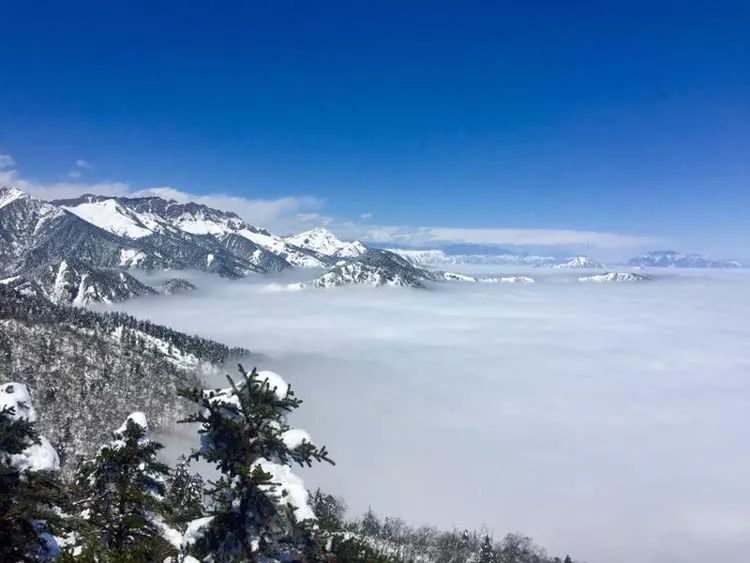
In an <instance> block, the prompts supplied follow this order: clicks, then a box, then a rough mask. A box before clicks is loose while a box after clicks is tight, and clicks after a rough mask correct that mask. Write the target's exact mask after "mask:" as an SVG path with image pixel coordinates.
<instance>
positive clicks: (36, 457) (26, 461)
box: [11, 436, 60, 471]
mask: <svg viewBox="0 0 750 563" xmlns="http://www.w3.org/2000/svg"><path fill="white" fill-rule="evenodd" d="M11 464H12V465H13V467H15V468H16V469H18V470H19V471H57V470H58V469H60V458H59V457H58V455H57V452H56V451H55V448H53V447H52V444H50V442H49V440H47V438H45V437H44V436H39V443H38V444H31V445H30V446H29V447H28V448H26V449H25V450H24V451H23V453H21V454H17V455H13V456H11Z"/></svg>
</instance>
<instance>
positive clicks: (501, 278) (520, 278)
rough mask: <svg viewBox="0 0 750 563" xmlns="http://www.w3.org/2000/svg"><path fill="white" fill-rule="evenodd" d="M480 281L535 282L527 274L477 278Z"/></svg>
mask: <svg viewBox="0 0 750 563" xmlns="http://www.w3.org/2000/svg"><path fill="white" fill-rule="evenodd" d="M477 281H478V282H480V283H536V280H535V279H534V278H530V277H528V276H499V277H486V278H479V279H478V280H477Z"/></svg>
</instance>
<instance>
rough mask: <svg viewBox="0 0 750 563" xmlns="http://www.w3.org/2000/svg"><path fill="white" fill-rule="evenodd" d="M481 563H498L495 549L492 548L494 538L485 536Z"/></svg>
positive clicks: (480, 554)
mask: <svg viewBox="0 0 750 563" xmlns="http://www.w3.org/2000/svg"><path fill="white" fill-rule="evenodd" d="M479 563H497V555H496V554H495V548H494V547H493V546H492V538H490V536H487V535H485V536H484V538H482V545H481V547H480V548H479Z"/></svg>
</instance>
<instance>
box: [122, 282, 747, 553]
mask: <svg viewBox="0 0 750 563" xmlns="http://www.w3.org/2000/svg"><path fill="white" fill-rule="evenodd" d="M465 273H467V274H472V275H476V274H481V275H485V276H486V275H493V274H494V275H509V274H510V271H505V270H498V268H497V267H494V269H492V270H489V269H482V270H480V271H475V270H471V269H467V270H466V272H465ZM513 273H516V274H518V273H523V272H519V271H518V269H514V270H513ZM648 273H649V275H653V277H654V283H614V284H609V283H606V284H605V283H602V284H589V283H577V278H578V277H580V275H581V274H579V273H577V272H564V271H556V270H553V269H545V270H544V271H540V270H539V269H537V270H534V271H533V273H532V274H531V275H533V276H534V277H535V278H537V281H538V282H539V283H536V284H466V283H459V282H455V283H450V284H446V285H444V286H441V288H440V290H439V291H420V290H416V289H404V288H388V287H385V288H367V287H345V288H337V289H334V290H327V291H326V290H317V289H306V290H304V291H294V292H292V291H269V285H270V282H269V279H268V278H266V277H261V276H250V277H249V278H245V279H242V280H221V279H219V278H217V277H215V276H209V275H207V274H196V276H197V279H196V278H191V281H194V283H195V284H196V285H197V286H198V290H196V291H194V292H191V293H189V294H185V295H179V296H171V297H169V298H164V297H144V298H137V299H134V300H131V301H128V302H125V303H123V304H119V305H117V307H118V308H119V309H122V310H125V311H127V312H129V313H131V314H134V315H136V316H138V317H148V318H150V319H151V320H153V321H154V322H158V323H163V324H166V325H168V326H171V327H174V328H175V329H178V330H183V331H187V332H190V333H193V332H195V333H198V334H200V335H201V336H204V337H210V338H212V339H216V340H218V341H220V342H224V343H226V344H228V345H230V346H243V347H247V348H250V349H251V350H252V351H254V352H257V353H261V354H263V355H264V357H265V358H266V360H265V363H264V365H263V366H261V367H263V368H268V369H273V370H276V371H278V372H279V373H283V374H285V376H286V377H287V379H288V380H289V381H290V382H291V383H292V385H293V387H294V388H295V389H296V390H297V392H298V393H299V395H300V396H301V397H303V398H304V399H305V408H304V409H302V410H301V411H300V413H299V415H297V417H296V418H295V423H298V424H299V425H300V426H302V427H304V428H306V429H307V430H309V431H310V432H311V434H312V436H313V438H314V439H315V440H316V441H318V442H320V443H325V444H326V445H327V446H328V448H329V450H330V451H331V455H332V457H333V458H334V459H335V460H336V461H337V464H338V465H337V468H336V469H335V470H332V469H331V468H328V467H320V468H316V469H314V470H312V471H310V472H309V473H308V475H307V477H306V479H307V480H308V481H309V483H310V485H311V486H317V485H320V486H322V487H324V488H326V489H328V490H331V491H333V492H335V493H337V494H341V495H342V496H344V497H345V498H346V499H347V502H348V503H349V504H350V506H351V508H352V510H353V511H354V512H361V511H362V510H364V509H366V508H367V506H368V505H373V508H374V509H375V510H377V511H378V512H380V513H381V514H391V515H395V516H401V517H404V518H406V519H407V520H408V521H410V522H413V523H414V524H419V523H425V524H428V523H429V524H436V525H439V526H443V527H451V526H458V527H464V526H467V527H478V526H481V525H482V524H486V525H487V526H489V527H490V528H491V529H493V530H496V531H497V534H504V533H505V532H507V531H509V530H517V529H520V530H524V531H525V532H526V533H529V534H530V535H532V536H533V537H534V538H536V539H538V540H539V541H540V542H541V543H543V544H544V545H545V546H547V547H548V548H549V549H550V550H552V551H554V550H556V549H565V548H567V547H568V546H570V545H575V546H576V553H577V554H578V556H579V557H580V558H582V559H584V560H589V561H612V562H618V561H621V562H626V561H628V562H630V561H642V562H657V561H658V562H659V563H663V562H668V561H681V562H682V561H686V562H689V561H694V562H699V561H706V560H721V561H724V562H727V563H728V562H737V563H739V562H740V561H744V559H743V557H742V554H746V553H747V552H748V550H750V543H748V539H747V538H748V537H750V535H749V534H748V524H747V522H749V521H750V509H748V508H747V507H748V506H750V492H748V490H747V487H746V486H745V483H746V475H747V473H748V471H750V454H748V453H747V448H746V447H745V444H744V441H743V439H742V438H741V436H743V434H742V432H738V431H737V429H738V428H740V427H743V426H744V424H745V421H746V418H747V412H749V408H750V394H748V385H749V383H748V378H747V374H748V370H749V369H750V345H749V344H748V343H749V342H750V328H748V325H747V323H746V322H745V319H746V318H747V316H748V315H750V297H748V296H749V295H750V291H749V290H750V275H748V273H747V272H746V271H741V270H737V271H706V270H680V271H679V272H675V271H663V272H660V273H658V274H655V275H654V274H653V272H648ZM276 281H277V283H278V284H279V286H283V285H284V284H286V283H288V282H290V281H294V280H289V279H286V278H282V279H279V280H276ZM221 383H222V382H221V381H217V382H216V384H217V385H220V384H221ZM172 438H173V439H174V440H176V441H180V439H181V437H180V436H179V435H175V436H173V437H172ZM728 523H732V525H731V526H728ZM727 530H734V531H733V532H732V533H729V532H727ZM718 534H722V541H721V542H720V543H717V542H716V537H717V535H718ZM727 534H729V535H727ZM633 538H638V541H633ZM717 550H718V551H717Z"/></svg>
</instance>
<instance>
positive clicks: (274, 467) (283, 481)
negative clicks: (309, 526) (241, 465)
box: [251, 458, 316, 522]
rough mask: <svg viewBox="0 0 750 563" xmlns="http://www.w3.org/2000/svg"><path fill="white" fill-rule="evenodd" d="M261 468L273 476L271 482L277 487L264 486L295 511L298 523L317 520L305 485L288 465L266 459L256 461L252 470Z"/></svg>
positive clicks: (270, 493)
mask: <svg viewBox="0 0 750 563" xmlns="http://www.w3.org/2000/svg"><path fill="white" fill-rule="evenodd" d="M255 467H260V469H262V470H263V471H264V472H266V473H268V474H270V475H271V481H272V482H273V483H274V484H275V485H276V486H275V487H274V486H273V485H262V488H264V489H266V491H267V492H268V493H269V495H270V496H272V497H274V498H276V500H277V501H278V502H282V503H284V502H285V503H287V504H289V505H290V506H291V507H292V508H293V509H294V517H295V519H296V520H297V522H302V521H304V520H316V518H315V514H314V513H313V510H312V507H311V506H310V503H309V500H308V494H307V489H306V488H305V483H304V481H302V479H300V478H299V477H298V476H297V475H295V474H294V473H293V472H292V468H291V467H289V466H288V465H281V464H279V463H274V462H272V461H269V460H267V459H265V458H260V459H258V460H257V461H255V462H254V463H253V464H252V466H251V469H254V468H255Z"/></svg>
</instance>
